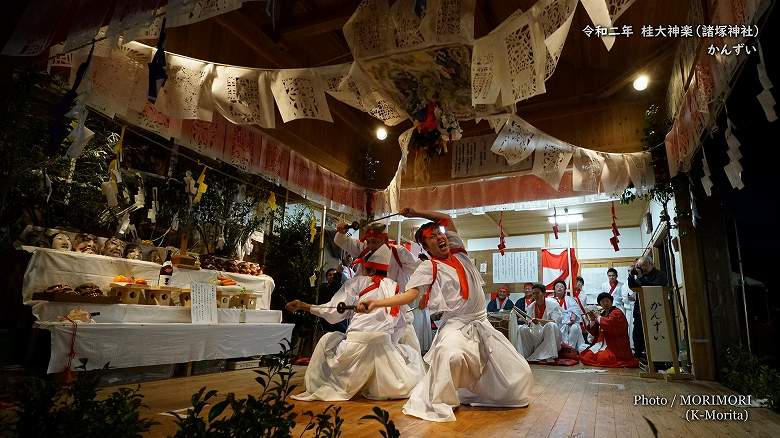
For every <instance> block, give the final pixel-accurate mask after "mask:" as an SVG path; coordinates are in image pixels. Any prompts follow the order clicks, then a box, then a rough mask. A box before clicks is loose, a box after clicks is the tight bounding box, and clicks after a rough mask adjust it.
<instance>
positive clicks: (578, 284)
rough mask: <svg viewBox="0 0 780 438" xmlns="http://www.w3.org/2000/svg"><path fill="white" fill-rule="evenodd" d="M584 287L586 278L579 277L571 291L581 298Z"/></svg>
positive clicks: (574, 295)
mask: <svg viewBox="0 0 780 438" xmlns="http://www.w3.org/2000/svg"><path fill="white" fill-rule="evenodd" d="M583 287H585V279H584V278H582V277H577V281H576V282H575V283H574V289H573V290H572V291H571V295H572V296H573V297H574V298H577V299H578V300H579V299H580V294H581V293H582V288H583ZM583 298H584V297H583Z"/></svg>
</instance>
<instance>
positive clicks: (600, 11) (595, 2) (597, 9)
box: [582, 0, 617, 51]
mask: <svg viewBox="0 0 780 438" xmlns="http://www.w3.org/2000/svg"><path fill="white" fill-rule="evenodd" d="M582 6H583V7H584V8H585V11H586V12H587V13H588V16H589V17H590V21H592V22H593V26H594V27H595V26H601V27H602V28H606V29H610V28H611V27H612V18H611V17H610V16H609V9H608V7H607V2H606V0H582ZM616 18H617V17H616ZM601 41H602V42H603V43H604V46H605V47H606V48H607V51H609V50H610V49H612V45H613V44H615V37H614V36H609V35H604V36H602V37H601Z"/></svg>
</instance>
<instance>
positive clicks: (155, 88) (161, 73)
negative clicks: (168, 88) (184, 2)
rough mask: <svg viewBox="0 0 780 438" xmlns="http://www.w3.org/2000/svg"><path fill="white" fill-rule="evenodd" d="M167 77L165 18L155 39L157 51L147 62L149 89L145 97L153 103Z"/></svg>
mask: <svg viewBox="0 0 780 438" xmlns="http://www.w3.org/2000/svg"><path fill="white" fill-rule="evenodd" d="M167 79H168V73H167V72H166V68H165V19H163V21H162V25H161V26H160V38H159V39H158V40H157V51H155V52H154V56H152V62H150V63H149V90H148V92H147V96H146V97H147V99H148V100H149V102H151V103H154V102H155V101H156V100H157V93H159V92H160V89H161V88H162V87H163V85H165V81H166V80H167Z"/></svg>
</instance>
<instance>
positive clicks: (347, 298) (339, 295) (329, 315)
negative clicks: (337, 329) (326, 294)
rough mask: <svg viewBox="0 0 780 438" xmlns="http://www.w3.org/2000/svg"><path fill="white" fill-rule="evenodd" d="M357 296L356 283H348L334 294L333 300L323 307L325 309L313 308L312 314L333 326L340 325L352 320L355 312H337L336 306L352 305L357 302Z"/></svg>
mask: <svg viewBox="0 0 780 438" xmlns="http://www.w3.org/2000/svg"><path fill="white" fill-rule="evenodd" d="M353 280H354V279H353ZM356 296H357V293H356V282H355V281H348V282H346V283H344V284H343V285H342V286H341V288H339V290H338V291H336V293H335V294H333V298H331V299H330V301H328V302H327V303H326V304H323V305H322V306H324V307H315V306H312V307H311V314H312V315H315V316H319V317H320V318H322V319H324V320H325V321H328V322H329V323H331V324H336V323H339V322H341V321H343V320H345V319H348V318H351V317H352V314H353V313H354V312H353V311H352V310H348V311H346V312H344V313H339V312H337V311H336V306H338V304H339V303H345V304H352V303H354V302H355V301H356V298H355V297H356Z"/></svg>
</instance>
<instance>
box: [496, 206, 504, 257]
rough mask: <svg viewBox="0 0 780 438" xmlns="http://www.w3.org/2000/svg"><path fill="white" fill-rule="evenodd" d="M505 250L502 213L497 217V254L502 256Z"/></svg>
mask: <svg viewBox="0 0 780 438" xmlns="http://www.w3.org/2000/svg"><path fill="white" fill-rule="evenodd" d="M505 249H506V234H504V212H503V211H502V212H501V213H499V216H498V252H499V253H500V254H501V255H502V256H503V255H504V250H505Z"/></svg>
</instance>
